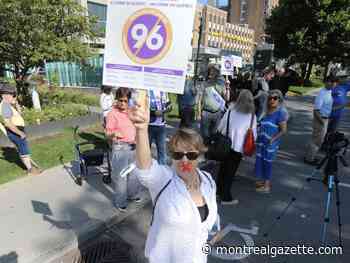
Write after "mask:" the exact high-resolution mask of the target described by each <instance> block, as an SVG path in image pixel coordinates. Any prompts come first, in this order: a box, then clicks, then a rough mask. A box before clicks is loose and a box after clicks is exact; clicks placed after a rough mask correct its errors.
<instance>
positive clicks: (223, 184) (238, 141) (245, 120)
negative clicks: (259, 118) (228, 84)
mask: <svg viewBox="0 0 350 263" xmlns="http://www.w3.org/2000/svg"><path fill="white" fill-rule="evenodd" d="M254 112H255V107H254V98H253V95H252V93H251V92H250V91H249V90H242V91H241V92H240V94H239V96H238V99H237V101H236V103H235V104H233V105H231V106H230V108H229V109H228V110H227V111H226V113H225V115H224V117H223V118H222V120H221V121H220V124H219V126H218V128H217V130H218V131H219V132H220V133H221V134H224V135H225V134H226V126H227V118H228V116H229V115H230V120H229V131H228V134H229V137H230V139H231V141H232V144H231V152H230V155H229V157H228V158H227V160H224V161H223V162H221V163H220V170H219V174H218V179H217V186H218V195H219V196H220V199H221V204H222V205H235V204H238V200H237V199H233V198H232V195H231V186H232V180H233V177H234V176H235V174H236V171H237V169H238V166H239V164H240V162H241V160H242V155H243V145H244V141H245V137H246V134H247V131H248V129H249V127H250V126H252V130H253V134H254V137H255V138H256V117H255V114H254ZM251 122H252V123H251Z"/></svg>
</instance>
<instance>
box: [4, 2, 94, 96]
mask: <svg viewBox="0 0 350 263" xmlns="http://www.w3.org/2000/svg"><path fill="white" fill-rule="evenodd" d="M79 2H80V1H76V0H0V36H1V38H0V65H9V66H10V69H9V70H11V71H13V73H14V74H15V77H16V79H17V82H18V83H19V82H21V81H23V80H24V78H25V75H26V74H27V73H28V70H29V69H30V68H33V67H37V66H40V65H42V64H43V62H44V61H45V60H46V61H50V60H64V61H80V60H81V59H83V58H86V57H88V56H89V55H91V54H92V50H91V49H90V48H89V46H88V45H87V44H86V42H87V41H89V40H93V39H94V38H95V33H94V30H93V28H94V26H95V24H96V18H94V17H89V16H87V12H86V9H84V8H83V7H82V6H81V5H80V4H79ZM17 87H18V89H19V90H18V91H19V93H21V94H25V93H26V92H27V91H26V90H25V88H24V87H23V86H21V85H18V86H17Z"/></svg>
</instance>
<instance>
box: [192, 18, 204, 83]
mask: <svg viewBox="0 0 350 263" xmlns="http://www.w3.org/2000/svg"><path fill="white" fill-rule="evenodd" d="M203 21H204V19H203V16H201V18H200V24H199V35H198V43H197V54H196V61H195V64H194V80H193V86H194V88H196V84H197V79H198V62H199V51H200V46H201V40H202V32H203Z"/></svg>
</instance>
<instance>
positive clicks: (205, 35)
mask: <svg viewBox="0 0 350 263" xmlns="http://www.w3.org/2000/svg"><path fill="white" fill-rule="evenodd" d="M201 17H202V18H203V20H204V21H203V30H202V38H201V47H203V48H215V49H218V50H220V51H221V54H225V53H226V54H236V55H241V56H242V58H243V61H244V62H245V63H248V64H250V63H252V59H253V52H254V47H255V45H254V44H255V43H254V30H252V29H249V28H248V26H246V25H244V26H242V25H239V24H231V23H229V22H228V21H227V12H226V11H224V10H221V9H218V8H215V7H213V6H203V5H199V4H198V5H197V8H196V15H195V21H194V29H193V38H192V47H193V48H197V46H198V36H199V26H200V21H201Z"/></svg>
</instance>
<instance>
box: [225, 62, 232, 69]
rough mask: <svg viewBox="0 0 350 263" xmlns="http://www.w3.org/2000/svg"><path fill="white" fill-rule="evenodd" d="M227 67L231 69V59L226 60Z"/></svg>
mask: <svg viewBox="0 0 350 263" xmlns="http://www.w3.org/2000/svg"><path fill="white" fill-rule="evenodd" d="M225 68H226V69H230V68H231V62H230V61H229V60H226V61H225Z"/></svg>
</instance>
